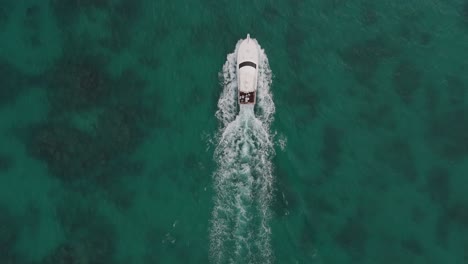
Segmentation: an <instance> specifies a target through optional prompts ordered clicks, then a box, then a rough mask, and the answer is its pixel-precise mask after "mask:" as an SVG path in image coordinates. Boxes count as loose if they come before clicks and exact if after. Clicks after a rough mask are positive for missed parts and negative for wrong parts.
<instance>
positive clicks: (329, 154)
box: [320, 124, 343, 176]
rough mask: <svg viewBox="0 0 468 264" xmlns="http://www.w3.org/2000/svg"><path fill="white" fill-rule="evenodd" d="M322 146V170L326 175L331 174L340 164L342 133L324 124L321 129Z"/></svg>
mask: <svg viewBox="0 0 468 264" xmlns="http://www.w3.org/2000/svg"><path fill="white" fill-rule="evenodd" d="M322 136H323V140H322V142H323V146H322V149H321V151H320V157H321V159H322V163H323V166H322V170H323V172H324V174H325V175H326V176H332V175H333V173H334V172H335V170H336V169H337V168H338V166H339V165H340V160H341V152H342V149H341V138H342V136H343V135H342V133H341V132H340V130H339V129H337V128H336V127H333V126H331V125H329V124H328V125H326V126H325V128H324V129H323V135H322Z"/></svg>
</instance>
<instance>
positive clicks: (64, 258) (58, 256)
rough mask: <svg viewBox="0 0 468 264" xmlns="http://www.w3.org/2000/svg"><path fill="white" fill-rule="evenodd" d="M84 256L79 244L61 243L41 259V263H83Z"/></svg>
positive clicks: (84, 261)
mask: <svg viewBox="0 0 468 264" xmlns="http://www.w3.org/2000/svg"><path fill="white" fill-rule="evenodd" d="M84 263H87V262H86V256H83V252H80V248H79V246H74V245H71V244H67V243H63V244H61V245H59V246H58V247H57V248H55V249H54V250H53V251H52V252H51V253H50V254H49V255H47V256H46V257H44V259H42V261H41V264H84Z"/></svg>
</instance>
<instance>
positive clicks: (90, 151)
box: [27, 123, 105, 180]
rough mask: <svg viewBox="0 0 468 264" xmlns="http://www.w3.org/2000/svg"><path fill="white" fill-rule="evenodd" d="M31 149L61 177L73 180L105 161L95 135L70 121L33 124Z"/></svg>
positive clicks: (28, 143) (28, 147)
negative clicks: (68, 122) (96, 143)
mask: <svg viewBox="0 0 468 264" xmlns="http://www.w3.org/2000/svg"><path fill="white" fill-rule="evenodd" d="M30 131H32V133H31V135H29V138H28V139H27V150H28V152H29V154H31V155H32V156H33V157H35V158H37V159H39V160H42V161H45V162H46V164H47V165H48V169H49V170H50V171H51V172H52V173H53V174H54V175H57V176H58V177H59V178H62V179H64V180H73V179H78V178H80V177H82V176H83V175H87V173H86V172H88V171H90V170H93V169H95V168H96V167H97V166H98V165H99V164H101V163H102V162H103V160H101V159H104V158H105V154H101V153H100V152H99V151H98V149H96V145H95V144H94V143H95V142H93V138H92V137H91V136H90V135H88V134H86V133H85V132H83V131H80V130H79V129H77V128H74V127H72V126H70V125H66V124H59V123H45V124H40V125H35V126H33V127H31V128H30Z"/></svg>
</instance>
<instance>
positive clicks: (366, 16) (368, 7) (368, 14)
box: [360, 2, 379, 26]
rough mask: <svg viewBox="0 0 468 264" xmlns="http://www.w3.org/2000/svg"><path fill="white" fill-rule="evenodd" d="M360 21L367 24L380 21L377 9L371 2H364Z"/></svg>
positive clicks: (370, 24)
mask: <svg viewBox="0 0 468 264" xmlns="http://www.w3.org/2000/svg"><path fill="white" fill-rule="evenodd" d="M360 21H361V23H362V24H363V25H365V26H372V25H375V24H376V23H377V22H379V16H378V14H377V11H376V10H375V7H374V6H373V5H372V4H371V3H370V2H364V3H362V5H361V16H360Z"/></svg>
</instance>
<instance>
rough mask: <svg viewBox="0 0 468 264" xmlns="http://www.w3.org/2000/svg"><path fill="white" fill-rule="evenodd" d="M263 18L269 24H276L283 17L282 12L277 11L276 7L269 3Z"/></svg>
mask: <svg viewBox="0 0 468 264" xmlns="http://www.w3.org/2000/svg"><path fill="white" fill-rule="evenodd" d="M262 17H264V18H265V19H266V20H267V21H268V23H274V22H275V21H276V20H277V19H278V18H280V17H281V12H280V11H278V9H276V7H275V5H272V4H270V3H267V4H266V6H265V8H264V9H263V11H262Z"/></svg>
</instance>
